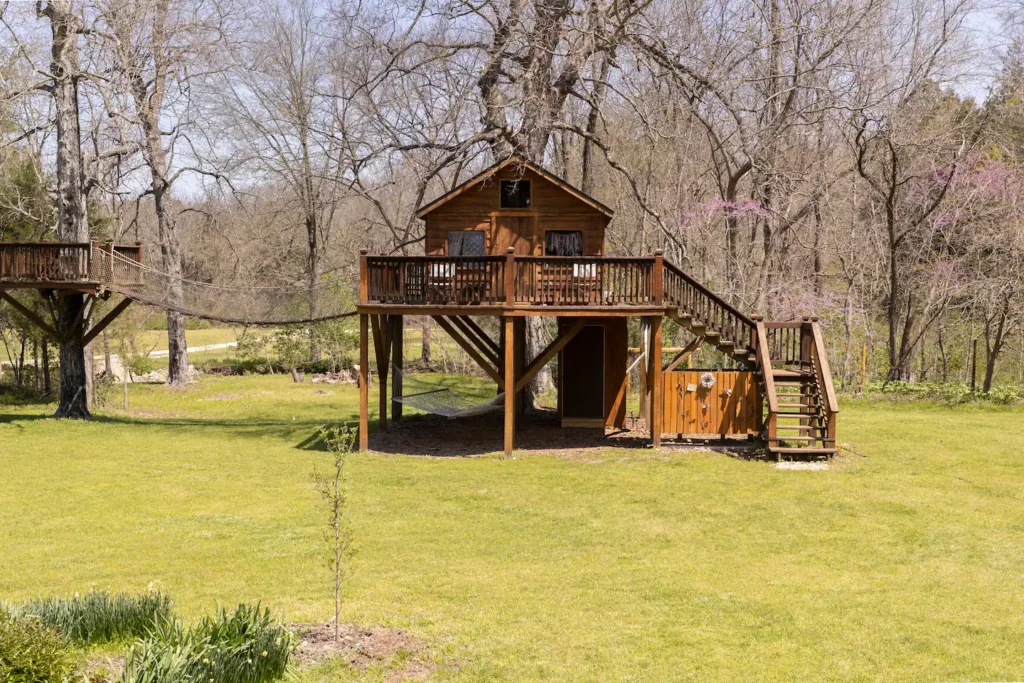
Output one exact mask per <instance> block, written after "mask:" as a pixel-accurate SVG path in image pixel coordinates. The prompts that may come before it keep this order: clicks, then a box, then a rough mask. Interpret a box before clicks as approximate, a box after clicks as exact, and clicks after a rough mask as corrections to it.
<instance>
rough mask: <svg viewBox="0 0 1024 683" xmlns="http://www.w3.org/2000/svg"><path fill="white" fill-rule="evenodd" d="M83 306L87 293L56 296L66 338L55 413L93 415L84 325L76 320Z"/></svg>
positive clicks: (59, 326)
mask: <svg viewBox="0 0 1024 683" xmlns="http://www.w3.org/2000/svg"><path fill="white" fill-rule="evenodd" d="M83 306H85V297H84V296H80V295H77V294H76V295H72V296H62V297H59V298H58V299H57V333H58V334H60V335H61V338H62V339H63V340H64V341H62V342H61V345H60V404H59V405H58V407H57V412H56V413H55V414H54V417H74V418H88V417H90V414H89V397H88V395H87V393H86V391H87V389H86V382H87V372H86V367H85V346H84V345H83V344H82V326H81V325H76V324H74V322H75V320H76V319H77V318H78V315H79V312H80V311H81V309H82V307H83Z"/></svg>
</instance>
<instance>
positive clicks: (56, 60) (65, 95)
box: [40, 0, 90, 418]
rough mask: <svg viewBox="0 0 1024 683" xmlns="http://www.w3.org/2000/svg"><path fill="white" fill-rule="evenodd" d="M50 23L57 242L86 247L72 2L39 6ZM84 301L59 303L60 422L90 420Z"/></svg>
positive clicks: (75, 25)
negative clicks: (55, 127) (55, 150)
mask: <svg viewBox="0 0 1024 683" xmlns="http://www.w3.org/2000/svg"><path fill="white" fill-rule="evenodd" d="M40 14H41V15H42V16H44V17H46V18H47V19H48V20H49V22H50V32H51V35H52V41H53V42H52V46H51V52H50V57H51V62H50V71H51V73H52V76H53V84H52V89H51V94H52V95H53V103H54V110H55V118H56V123H57V237H58V239H59V240H60V241H62V242H88V241H89V223H88V220H87V214H86V202H85V194H84V192H83V186H84V184H83V175H84V174H83V169H82V145H81V131H80V128H79V120H78V78H79V74H80V72H79V67H78V31H79V29H80V26H79V21H78V18H77V16H76V15H75V12H74V9H73V7H72V6H71V2H70V1H69V0H54V1H53V2H48V3H46V4H45V5H41V6H40ZM85 303H86V297H85V296H84V295H82V294H70V293H68V294H67V295H66V296H62V297H59V298H58V303H57V331H58V332H59V333H60V334H61V337H62V341H61V344H60V403H59V404H58V406H57V412H56V413H55V416H56V417H75V418H88V417H90V415H89V406H88V401H87V395H86V391H87V389H86V382H87V376H86V365H85V349H84V347H83V345H82V326H83V325H84V324H85V323H84V320H80V319H79V313H80V312H81V309H82V307H83V306H85Z"/></svg>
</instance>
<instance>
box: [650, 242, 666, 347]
mask: <svg viewBox="0 0 1024 683" xmlns="http://www.w3.org/2000/svg"><path fill="white" fill-rule="evenodd" d="M664 278H665V252H664V251H662V250H661V249H658V250H657V251H655V252H654V272H653V273H651V289H652V290H653V292H652V293H653V294H654V305H655V306H656V307H658V308H661V307H662V306H664V304H665V284H664ZM659 362H660V361H659Z"/></svg>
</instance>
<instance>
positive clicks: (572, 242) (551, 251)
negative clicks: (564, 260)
mask: <svg viewBox="0 0 1024 683" xmlns="http://www.w3.org/2000/svg"><path fill="white" fill-rule="evenodd" d="M544 253H545V254H547V255H548V256H583V233H582V232H580V231H579V230H548V231H547V232H546V233H545V235H544Z"/></svg>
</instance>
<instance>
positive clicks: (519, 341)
mask: <svg viewBox="0 0 1024 683" xmlns="http://www.w3.org/2000/svg"><path fill="white" fill-rule="evenodd" d="M417 216H418V217H419V218H421V219H422V220H423V221H424V222H425V224H426V225H425V246H424V254H423V255H422V256H382V255H371V254H368V253H367V252H366V251H363V252H362V255H361V260H360V289H359V306H358V311H359V313H360V370H361V373H362V380H363V381H362V382H361V383H360V386H361V387H362V391H361V394H360V447H361V448H363V449H365V448H367V446H368V438H367V434H368V400H369V395H368V388H367V387H368V381H367V380H368V374H367V373H368V367H369V352H370V348H371V343H370V338H371V331H372V340H373V342H372V348H373V350H374V353H375V354H376V360H377V368H378V373H379V375H380V380H381V382H380V385H381V386H383V384H384V382H385V381H386V379H387V377H388V375H389V373H390V374H391V379H392V396H393V398H392V400H391V404H390V407H391V417H392V419H400V418H401V414H402V405H403V403H404V402H405V401H406V400H407V399H411V398H412V397H406V396H404V394H403V392H402V382H401V377H402V373H401V368H402V343H401V342H402V340H403V339H404V334H403V332H402V329H403V327H402V326H403V316H405V315H429V316H431V317H432V318H433V319H434V320H435V321H436V322H437V323H438V325H440V326H441V328H442V329H443V330H444V331H445V332H446V333H447V334H448V335H449V336H451V337H452V339H453V340H455V341H456V342H457V343H458V344H459V345H460V346H461V347H462V348H463V349H464V350H465V351H466V353H467V354H468V355H469V356H470V357H471V358H472V359H473V360H474V361H475V362H476V363H477V364H478V365H480V367H481V368H482V369H483V370H484V372H485V373H486V374H487V375H488V376H489V377H491V378H492V379H493V380H494V382H495V383H496V384H497V385H498V390H499V392H500V393H501V395H502V396H503V397H504V399H503V410H504V414H505V451H506V452H507V453H508V452H511V451H512V449H513V446H514V441H515V429H516V427H515V426H516V422H517V414H518V413H519V412H520V411H519V409H518V408H519V406H520V404H521V401H519V400H518V399H519V397H520V392H521V391H522V389H523V387H524V386H525V385H526V383H527V382H528V381H529V380H530V379H531V378H532V377H533V376H534V375H535V374H536V373H537V372H538V371H539V370H540V368H542V367H543V366H544V365H545V364H546V363H548V362H550V361H552V360H554V359H555V358H558V359H559V369H560V372H559V373H558V375H559V376H558V387H557V388H558V412H559V417H560V418H561V421H562V425H563V426H566V427H592V428H608V427H611V428H615V427H622V426H623V424H624V421H625V415H626V392H627V384H626V382H627V380H626V375H627V365H626V363H627V346H628V344H627V323H628V320H629V318H632V317H637V318H640V319H641V326H642V329H643V339H644V344H643V347H644V348H643V350H642V355H641V358H640V359H639V360H642V361H643V365H642V366H641V385H642V389H641V393H642V396H641V399H642V400H641V406H642V407H641V410H642V412H643V417H644V420H645V422H646V424H647V426H648V429H649V431H650V436H651V441H652V442H653V444H654V445H656V446H657V445H659V444H660V442H661V439H662V437H663V436H664V435H665V434H664V432H665V427H666V425H668V426H670V427H671V428H672V429H673V430H679V435H681V432H682V431H683V430H684V429H685V430H686V431H688V432H690V431H692V432H694V433H697V434H700V435H708V434H716V433H717V434H719V435H721V436H725V435H727V434H731V435H742V436H754V435H756V436H759V437H761V438H762V439H763V440H764V442H765V443H766V445H767V446H768V448H769V449H770V450H772V451H773V452H775V453H776V454H778V455H779V456H780V457H781V454H783V453H790V452H796V451H799V452H804V453H822V454H826V455H831V454H832V453H834V452H835V422H836V420H835V416H836V414H837V413H838V406H837V404H836V401H835V393H834V390H833V387H832V379H831V376H830V372H829V368H828V361H827V357H826V355H825V349H824V344H823V342H822V340H821V332H820V329H819V328H818V323H817V321H816V320H812V319H805V320H802V321H792V322H774V323H773V322H765V321H763V320H760V319H755V318H753V317H748V316H746V315H744V314H743V313H742V312H740V311H738V310H737V309H736V308H734V307H733V306H731V305H730V304H729V303H728V302H726V301H724V300H723V299H721V298H720V297H718V296H717V295H715V294H714V293H713V292H711V291H710V290H708V289H707V288H706V287H704V286H703V285H702V284H700V283H699V282H697V281H696V280H695V279H694V278H693V277H691V276H690V275H689V274H687V273H685V272H684V271H682V270H680V269H679V268H677V267H675V266H674V265H672V264H671V263H669V262H668V261H667V260H665V258H664V257H663V255H662V254H661V253H660V252H655V254H653V255H652V256H647V257H628V258H627V257H616V256H608V255H607V254H606V253H605V232H606V230H607V228H608V225H609V223H610V222H611V220H612V210H611V209H609V208H608V207H607V206H605V205H604V204H602V203H601V202H599V201H598V200H596V199H594V198H593V197H590V196H588V195H587V194H586V193H584V192H582V191H581V190H579V189H578V188H575V187H573V186H572V185H571V184H569V183H568V182H566V181H565V180H563V179H562V178H559V177H557V176H555V175H553V174H551V173H550V172H548V171H546V170H545V169H543V168H541V167H540V166H538V165H536V164H533V163H530V162H529V161H526V160H523V159H521V158H518V157H510V158H508V159H505V160H503V161H501V162H499V163H497V164H495V165H494V166H491V167H490V168H488V169H486V170H485V171H483V172H482V173H479V174H477V175H475V176H473V177H472V178H470V179H469V180H467V181H465V182H463V183H461V184H460V185H458V186H457V187H455V188H454V189H452V190H451V191H449V192H446V193H445V194H443V195H442V196H440V197H438V198H437V199H435V200H433V201H431V202H430V203H429V204H427V205H425V206H423V207H422V208H421V209H420V210H419V211H418V212H417ZM485 316H493V317H496V318H498V319H499V330H500V334H499V335H498V338H497V339H492V338H491V337H490V336H489V335H488V334H487V333H486V332H485V331H484V329H482V327H481V326H480V325H479V324H477V322H475V321H476V320H477V319H479V318H481V317H485ZM532 316H552V317H556V318H557V319H558V324H557V330H558V332H557V335H556V337H555V339H554V340H553V341H552V342H551V343H550V344H549V345H548V346H547V347H546V348H545V349H543V350H542V351H541V352H540V353H539V354H538V355H537V356H536V357H535V358H527V357H526V356H525V350H524V343H523V341H524V331H525V322H526V319H527V318H529V317H532ZM665 317H669V318H671V319H672V320H674V321H675V322H677V323H678V324H679V325H680V326H682V327H684V328H686V329H688V330H689V331H690V332H692V333H693V335H694V339H693V341H692V343H691V345H689V346H688V347H687V348H686V349H683V350H681V351H680V352H679V353H677V354H676V356H675V357H674V358H672V359H671V360H669V361H668V362H667V363H666V362H665V359H664V358H663V354H662V321H663V319H664V318H665ZM701 344H710V345H712V346H714V347H715V348H717V349H718V350H720V351H721V352H722V353H723V354H725V355H726V356H729V357H732V358H734V359H736V360H737V361H739V363H740V364H741V366H740V368H739V369H738V370H735V371H730V372H732V373H733V374H723V373H717V374H712V373H703V374H698V375H697V376H698V377H699V378H700V381H699V382H694V381H693V379H694V374H693V371H690V370H688V371H686V372H685V373H684V372H683V371H681V370H679V369H678V368H679V367H680V362H681V360H682V359H683V358H684V357H685V356H686V355H687V354H688V353H691V352H692V351H693V349H695V348H697V347H699V346H700V345H701ZM639 360H638V362H639ZM392 370H394V372H392ZM705 375H708V377H705ZM709 377H710V379H709ZM716 383H717V386H716ZM509 397H511V398H509ZM379 398H380V422H379V426H380V429H381V430H386V429H387V424H388V401H387V398H386V392H384V391H380V392H379ZM432 398H433V397H432ZM413 405H414V406H415V404H413ZM415 407H421V409H428V408H423V407H422V406H415ZM492 407H498V406H496V405H495V406H492ZM438 414H444V415H448V416H450V417H451V416H455V415H457V414H459V411H451V410H444V409H438Z"/></svg>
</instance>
